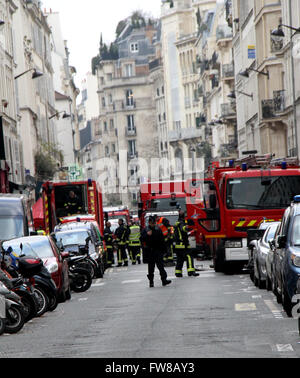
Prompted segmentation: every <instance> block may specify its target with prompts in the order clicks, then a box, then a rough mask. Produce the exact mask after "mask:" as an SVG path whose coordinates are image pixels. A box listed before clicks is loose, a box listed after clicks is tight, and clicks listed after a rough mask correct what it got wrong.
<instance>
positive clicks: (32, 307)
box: [21, 296, 37, 322]
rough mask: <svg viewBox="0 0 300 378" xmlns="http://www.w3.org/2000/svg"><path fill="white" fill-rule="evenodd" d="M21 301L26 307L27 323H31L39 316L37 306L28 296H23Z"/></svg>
mask: <svg viewBox="0 0 300 378" xmlns="http://www.w3.org/2000/svg"><path fill="white" fill-rule="evenodd" d="M21 301H22V304H23V306H24V316H25V322H29V320H31V319H33V318H35V317H36V316H37V305H36V303H35V302H34V301H33V300H31V299H29V298H27V297H26V296H22V297H21Z"/></svg>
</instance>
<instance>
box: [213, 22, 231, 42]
mask: <svg viewBox="0 0 300 378" xmlns="http://www.w3.org/2000/svg"><path fill="white" fill-rule="evenodd" d="M216 37H217V42H218V41H219V40H220V39H230V38H232V29H231V28H230V27H229V26H228V25H219V26H218V27H217V30H216Z"/></svg>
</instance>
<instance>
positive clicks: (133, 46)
mask: <svg viewBox="0 0 300 378" xmlns="http://www.w3.org/2000/svg"><path fill="white" fill-rule="evenodd" d="M130 51H131V52H132V53H136V52H138V51H139V44H138V43H131V44H130Z"/></svg>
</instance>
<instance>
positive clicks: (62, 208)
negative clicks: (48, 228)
mask: <svg viewBox="0 0 300 378" xmlns="http://www.w3.org/2000/svg"><path fill="white" fill-rule="evenodd" d="M84 190H85V186H84V185H69V186H62V187H59V186H57V187H56V188H55V207H56V213H57V214H56V215H57V217H66V216H68V215H69V214H70V211H69V209H68V208H67V205H66V204H67V203H68V202H71V201H70V197H69V193H70V192H71V191H72V192H74V193H75V196H76V197H77V199H76V201H74V203H75V202H76V203H77V204H78V206H77V208H78V209H79V210H80V211H79V212H80V213H81V214H85V213H86V208H87V206H86V205H87V204H86V203H85V201H84V198H85V195H84ZM74 208H75V206H74ZM74 208H72V209H71V210H72V211H71V212H73V211H75V210H74ZM80 208H81V209H80ZM76 213H78V211H77V212H76V211H75V212H74V213H73V214H71V215H75V214H76Z"/></svg>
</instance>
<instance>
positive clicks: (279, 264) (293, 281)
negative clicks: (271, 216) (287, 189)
mask: <svg viewBox="0 0 300 378" xmlns="http://www.w3.org/2000/svg"><path fill="white" fill-rule="evenodd" d="M272 283H273V285H272V286H273V292H274V294H275V295H276V297H277V301H278V302H279V303H282V305H283V308H284V310H285V311H286V313H287V315H288V316H292V308H293V301H292V299H293V297H294V296H295V295H296V294H300V196H296V197H295V198H294V202H293V203H292V204H291V206H290V207H288V208H287V209H286V211H285V213H284V216H283V219H282V222H281V225H280V228H279V231H278V235H277V237H276V240H275V249H274V257H273V275H272Z"/></svg>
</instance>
